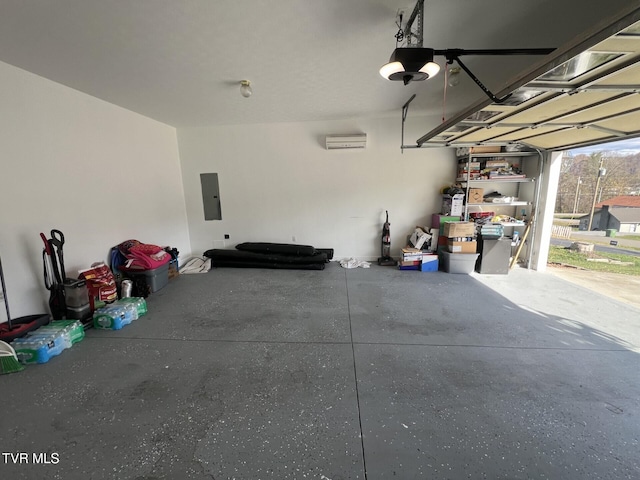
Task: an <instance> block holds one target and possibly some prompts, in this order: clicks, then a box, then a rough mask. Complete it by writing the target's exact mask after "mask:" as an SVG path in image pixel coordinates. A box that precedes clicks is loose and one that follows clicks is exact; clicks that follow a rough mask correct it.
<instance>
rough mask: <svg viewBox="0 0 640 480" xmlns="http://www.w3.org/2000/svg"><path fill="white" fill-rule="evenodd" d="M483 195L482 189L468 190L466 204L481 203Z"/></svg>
mask: <svg viewBox="0 0 640 480" xmlns="http://www.w3.org/2000/svg"><path fill="white" fill-rule="evenodd" d="M483 195H484V189H483V188H470V189H469V196H468V197H467V202H468V203H482V200H483V198H482V196H483Z"/></svg>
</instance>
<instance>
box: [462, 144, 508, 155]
mask: <svg viewBox="0 0 640 480" xmlns="http://www.w3.org/2000/svg"><path fill="white" fill-rule="evenodd" d="M501 151H502V147H501V146H500V145H498V146H491V145H482V146H478V147H471V148H469V153H500V152H501Z"/></svg>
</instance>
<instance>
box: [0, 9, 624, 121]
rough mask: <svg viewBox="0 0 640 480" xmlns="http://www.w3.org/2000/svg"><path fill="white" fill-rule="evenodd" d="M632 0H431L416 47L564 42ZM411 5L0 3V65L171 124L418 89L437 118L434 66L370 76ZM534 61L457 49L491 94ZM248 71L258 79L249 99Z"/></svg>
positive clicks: (343, 113) (344, 106) (304, 113)
mask: <svg viewBox="0 0 640 480" xmlns="http://www.w3.org/2000/svg"><path fill="white" fill-rule="evenodd" d="M629 1H630V0H607V1H606V2H603V1H602V0H581V1H577V0H537V1H533V0H482V1H478V0H427V1H426V2H425V25H424V46H429V47H433V48H438V49H445V48H465V49H479V48H482V49H485V48H534V47H559V46H561V45H562V44H564V43H566V42H568V41H569V40H571V39H572V38H574V37H575V36H576V35H579V34H580V33H581V32H583V31H586V30H588V29H589V28H590V27H591V26H592V25H593V24H595V23H597V22H601V21H602V20H603V19H605V18H609V17H613V16H615V13H616V12H618V11H620V10H623V9H624V8H625V7H628V5H629ZM634 2H635V3H637V2H636V0H634ZM414 4H415V2H414V1H412V0H180V1H178V0H0V61H3V62H6V63H9V64H11V65H15V66H17V67H20V68H22V69H25V70H27V71H30V72H33V73H35V74H38V75H41V76H43V77H45V78H48V79H51V80H53V81H56V82H59V83H62V84H64V85H67V86H69V87H72V88H74V89H77V90H79V91H82V92H85V93H88V94H90V95H92V96H95V97H98V98H101V99H103V100H106V101H108V102H111V103H114V104H116V105H120V106H122V107H124V108H127V109H130V110H133V111H135V112H138V113H140V114H143V115H146V116H148V117H151V118H154V119H156V120H159V121H161V122H164V123H166V124H169V125H173V126H175V127H187V126H202V125H221V124H242V123H269V122H297V121H309V120H332V119H340V118H350V117H360V116H365V117H366V116H380V115H397V116H398V118H400V109H401V107H402V105H403V104H404V103H405V102H406V101H407V100H408V99H409V97H410V96H411V95H412V94H414V93H416V94H417V97H416V99H415V100H414V101H413V103H412V104H411V115H419V114H425V115H429V116H430V117H431V119H432V120H431V121H439V119H440V117H441V116H442V112H443V76H442V75H438V76H437V77H435V78H434V79H432V80H429V81H426V82H417V83H414V84H410V85H409V86H406V87H405V86H403V85H402V83H401V82H389V81H387V80H384V79H382V77H380V75H379V74H378V69H379V67H380V66H381V65H382V64H384V63H386V62H387V61H388V58H389V55H390V54H391V52H392V51H393V49H394V47H395V39H394V35H395V33H396V31H397V27H396V25H395V21H396V12H397V11H398V9H400V8H402V9H405V10H407V11H408V12H410V11H411V10H412V9H413V6H414ZM539 60H540V59H539V58H537V57H465V63H466V64H467V65H468V66H469V67H470V68H471V70H472V71H473V72H474V73H475V74H476V75H477V76H478V77H479V78H480V80H481V81H482V82H483V83H485V84H486V85H487V86H488V87H489V88H490V89H492V90H494V91H495V90H499V89H500V87H502V86H503V85H505V84H506V83H507V82H508V81H509V80H510V79H511V78H512V77H514V76H516V75H517V74H518V73H519V72H520V71H522V70H523V69H526V68H527V67H529V66H530V65H531V64H532V63H533V62H537V61H539ZM436 61H438V62H439V63H440V64H441V66H444V60H443V59H442V58H436ZM242 79H249V80H251V82H252V87H253V92H254V93H253V96H252V97H251V98H249V99H245V98H243V97H241V96H240V93H239V81H240V80H242ZM483 95H484V94H483V93H482V91H481V90H480V89H479V88H478V87H477V86H475V85H474V84H473V83H472V81H471V80H470V79H469V78H466V77H463V78H462V80H461V82H460V85H459V86H458V87H456V89H449V90H448V93H447V99H446V112H447V113H446V116H447V117H450V116H452V115H453V114H455V113H457V112H459V111H461V110H463V109H464V108H466V107H467V106H469V105H470V104H472V103H474V102H476V101H478V99H481V98H482V97H483ZM428 127H433V125H430V126H428V125H427V126H425V131H426V128H428Z"/></svg>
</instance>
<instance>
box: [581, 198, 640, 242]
mask: <svg viewBox="0 0 640 480" xmlns="http://www.w3.org/2000/svg"><path fill="white" fill-rule="evenodd" d="M596 208H597V209H598V210H596V211H595V212H594V214H593V221H592V222H591V225H592V228H593V230H616V231H618V232H621V233H640V195H621V196H618V197H614V198H611V199H609V200H605V201H603V202H600V203H598V204H596ZM588 225H589V215H585V216H583V217H580V225H579V227H578V228H579V230H587V227H588Z"/></svg>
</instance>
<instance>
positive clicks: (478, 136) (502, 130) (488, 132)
mask: <svg viewBox="0 0 640 480" xmlns="http://www.w3.org/2000/svg"><path fill="white" fill-rule="evenodd" d="M515 130H519V128H517V127H511V128H507V127H495V128H481V129H480V130H477V131H476V132H473V133H470V134H468V135H465V136H463V137H459V138H458V139H457V141H459V142H483V141H489V140H490V139H492V138H494V137H498V136H501V135H504V134H506V133H510V132H513V131H515Z"/></svg>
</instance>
